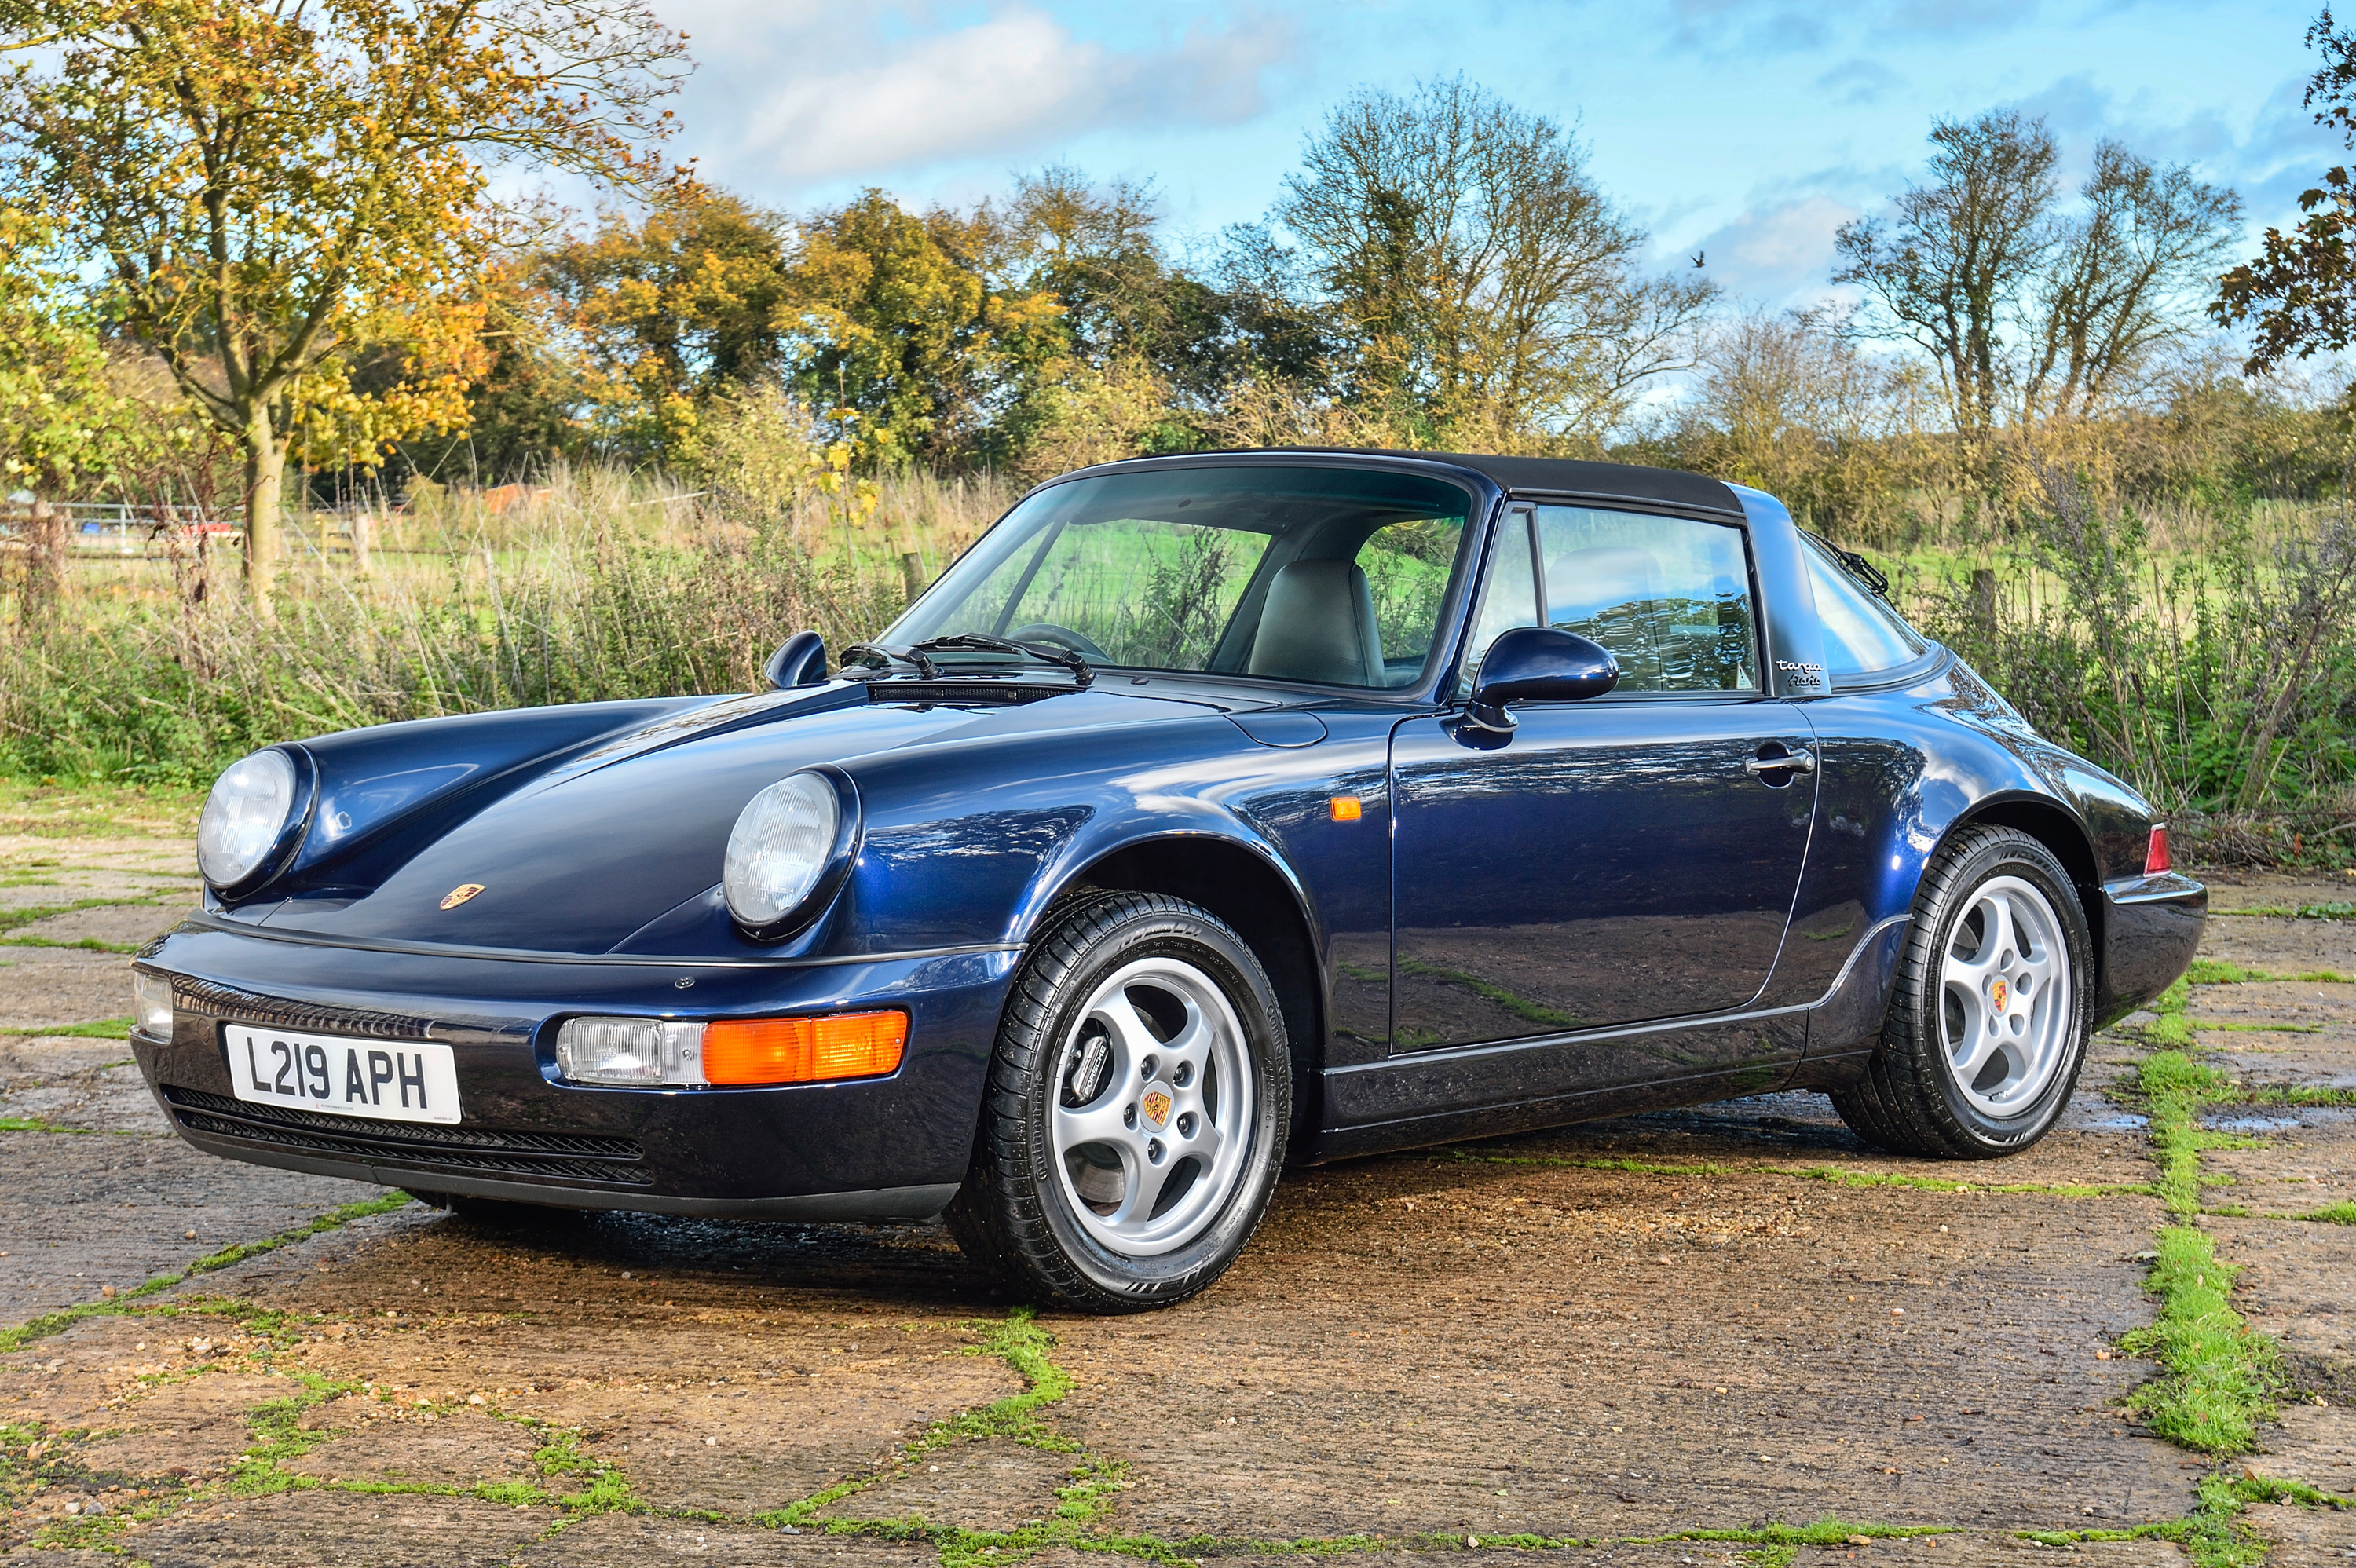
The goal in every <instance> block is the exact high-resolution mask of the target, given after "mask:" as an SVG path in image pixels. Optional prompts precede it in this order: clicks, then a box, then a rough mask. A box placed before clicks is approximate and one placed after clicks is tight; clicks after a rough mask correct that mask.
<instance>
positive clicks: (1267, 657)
mask: <svg viewBox="0 0 2356 1568" xmlns="http://www.w3.org/2000/svg"><path fill="white" fill-rule="evenodd" d="M1245 667H1246V668H1247V669H1248V671H1249V672H1250V673H1251V674H1253V675H1267V676H1274V677H1277V678H1279V679H1280V680H1313V681H1320V682H1323V683H1324V684H1326V685H1329V686H1381V685H1383V684H1384V679H1383V643H1382V636H1381V634H1380V633H1378V632H1377V631H1376V628H1375V596H1374V594H1373V593H1372V592H1369V591H1368V589H1367V587H1366V574H1365V572H1363V571H1359V570H1358V566H1357V563H1356V562H1355V561H1349V560H1296V561H1294V562H1293V563H1292V564H1291V565H1290V566H1287V567H1283V568H1281V569H1280V570H1279V571H1278V572H1277V574H1276V580H1275V581H1272V582H1270V583H1269V585H1268V601H1267V603H1265V604H1263V605H1262V606H1261V608H1260V613H1259V630H1258V632H1257V633H1256V634H1254V635H1253V637H1252V650H1251V659H1250V661H1249V663H1248V664H1247V665H1246V666H1245Z"/></svg>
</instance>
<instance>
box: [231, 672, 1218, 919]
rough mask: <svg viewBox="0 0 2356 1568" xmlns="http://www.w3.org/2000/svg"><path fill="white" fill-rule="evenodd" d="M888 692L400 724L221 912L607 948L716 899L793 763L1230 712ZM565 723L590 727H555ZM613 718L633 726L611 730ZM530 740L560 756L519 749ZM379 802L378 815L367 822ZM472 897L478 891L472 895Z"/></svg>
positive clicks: (321, 761) (1098, 696) (377, 734)
mask: <svg viewBox="0 0 2356 1568" xmlns="http://www.w3.org/2000/svg"><path fill="white" fill-rule="evenodd" d="M1003 689H1004V688H1003V685H1002V684H1001V690H1003ZM939 690H940V688H932V691H933V692H934V693H937V692H938V691H939ZM1022 695H1026V696H1027V695H1028V693H1027V692H1024V693H1022ZM892 696H893V693H892V692H891V690H890V688H888V687H878V688H875V689H874V691H873V697H872V698H871V695H870V688H867V687H865V686H862V685H857V684H851V683H836V684H833V685H830V686H827V687H821V688H809V689H806V690H795V691H788V692H771V693H766V694H761V695H758V696H753V697H740V698H724V699H689V700H686V701H679V702H673V703H669V704H665V705H662V706H661V707H660V709H659V710H658V711H654V712H651V713H648V712H646V711H642V710H631V711H627V712H610V711H609V712H608V713H605V714H600V713H594V712H590V711H588V710H587V709H534V710H530V711H529V712H525V713H519V714H515V715H504V716H503V715H484V716H476V717H475V718H474V719H472V720H464V721H449V722H451V723H453V724H454V725H455V726H457V727H458V728H457V731H456V737H455V738H456V741H457V744H456V747H455V751H457V752H464V753H466V754H453V750H454V748H453V746H452V745H450V744H448V743H445V737H444V734H443V733H441V732H439V731H436V728H435V727H436V725H437V724H440V723H443V722H444V721H440V720H427V721H424V722H422V723H417V724H409V725H401V726H387V727H385V729H386V730H398V731H404V732H405V733H403V734H402V735H399V736H396V737H387V736H386V735H385V734H384V733H383V731H354V732H351V733H350V734H349V735H338V736H327V737H324V738H321V739H320V740H317V741H306V742H304V747H305V750H306V751H308V752H310V753H311V754H312V756H313V757H314V759H315V760H316V763H317V764H318V768H319V784H318V791H317V805H316V806H315V807H314V810H313V821H312V823H311V825H310V827H309V828H308V829H307V830H306V835H305V844H304V847H303V849H302V850H301V851H300V852H299V853H298V855H297V857H296V859H295V864H294V866H293V868H292V869H290V870H289V872H288V873H286V874H285V875H284V876H282V877H281V878H280V879H278V881H277V883H275V884H273V886H271V887H269V888H266V889H264V890H262V893H261V894H260V895H259V896H258V897H256V898H254V899H252V900H250V901H246V902H244V903H243V904H241V906H240V907H239V908H238V909H236V910H234V911H229V912H223V913H224V914H225V915H226V917H227V918H229V919H230V920H234V921H237V922H240V923H249V924H252V925H254V926H258V927H262V928H264V929H266V930H268V931H270V932H272V933H288V934H293V933H297V932H305V933H316V934H318V935H321V936H324V937H328V938H332V939H339V940H345V941H355V940H357V941H363V942H377V941H391V942H399V943H412V942H423V943H431V944H435V945H437V946H441V945H456V946H464V947H477V948H501V949H509V950H526V951H537V952H552V953H565V954H603V953H610V952H613V951H615V950H616V949H617V948H623V947H625V946H626V944H628V943H629V939H630V938H631V936H632V935H633V934H634V933H637V932H639V931H640V930H641V929H642V928H644V927H647V926H648V925H649V924H652V923H657V922H659V921H661V920H662V917H664V916H665V915H666V914H670V913H672V912H674V911H678V910H680V908H681V907H682V906H686V905H691V904H695V903H697V902H698V901H705V902H712V901H714V894H715V891H716V888H717V885H718V883H719V880H720V873H721V864H722V857H723V854H724V852H725V849H726V846H727V841H728V835H729V832H730V829H731V828H733V827H734V825H735V822H736V818H737V816H738V815H739V813H741V812H742V811H743V809H744V805H745V803H746V802H747V801H749V800H750V799H751V798H752V797H753V796H754V795H756V794H758V793H759V792H760V791H761V790H762V789H764V788H766V787H767V786H768V785H769V784H774V783H776V781H777V780H778V779H780V778H783V777H784V776H786V775H787V773H792V772H794V771H795V770H796V769H798V768H804V767H808V766H810V765H811V764H813V763H839V764H843V765H845V766H846V767H847V768H849V769H850V771H851V772H852V773H853V776H854V777H855V776H856V774H857V771H858V763H859V762H860V761H861V759H862V758H875V757H878V756H882V755H885V754H894V755H896V756H898V757H899V758H900V759H901V760H902V761H903V762H904V763H905V760H906V753H908V752H911V751H912V750H914V751H918V752H922V751H923V750H925V749H927V748H931V749H938V750H940V751H941V752H942V753H943V760H942V763H941V766H942V768H943V770H944V771H945V773H946V772H948V770H951V769H953V768H955V767H957V766H958V765H959V764H958V759H968V758H970V757H971V755H972V754H973V747H972V745H971V744H970V743H972V742H984V743H987V742H992V741H995V742H999V743H1001V744H1006V745H1013V746H1017V747H1019V746H1020V745H1021V744H1022V743H1023V741H1024V739H1025V738H1026V737H1031V736H1044V735H1046V734H1048V733H1049V732H1051V731H1061V732H1069V731H1074V730H1087V729H1091V728H1105V729H1112V730H1123V731H1126V730H1130V729H1133V728H1134V727H1136V726H1138V725H1141V724H1157V723H1162V722H1167V721H1172V720H1183V719H1203V718H1205V717H1209V716H1210V715H1212V714H1213V713H1215V712H1216V711H1217V710H1218V706H1216V705H1213V704H1211V703H1207V702H1205V701H1202V700H1196V699H1191V697H1190V698H1189V699H1172V698H1163V697H1158V696H1150V695H1145V694H1140V693H1130V692H1121V691H1117V690H1116V691H1105V690H1085V691H1071V690H1068V689H1066V690H1060V691H1055V692H1053V693H1052V694H1051V695H1048V696H1044V697H1040V698H1037V699H1033V700H1027V701H1012V702H1010V701H1003V700H1000V701H978V702H959V701H954V700H950V701H943V700H939V699H938V698H937V696H935V697H934V698H933V699H930V700H896V701H895V700H891V698H892ZM598 706H599V707H601V708H603V709H608V710H610V709H614V708H616V707H617V706H618V705H598ZM567 714H571V715H574V716H576V717H577V718H579V719H580V720H581V721H579V722H575V723H573V724H570V725H567V724H565V723H563V722H562V721H561V720H558V719H556V718H553V717H552V716H562V715H567ZM601 717H604V718H618V719H620V720H623V722H622V723H621V724H620V725H619V726H618V727H616V726H613V725H612V724H611V723H607V724H605V725H600V724H599V723H598V722H597V720H599V719H600V718H601ZM498 718H508V719H511V720H513V721H514V725H515V731H514V732H510V731H506V730H503V729H502V728H501V727H500V726H498V725H497V724H486V723H484V722H482V720H485V719H498ZM584 731H585V733H584ZM518 733H519V734H521V735H522V736H523V737H524V739H523V741H521V742H519V741H517V740H516V734H518ZM388 739H391V740H392V741H396V742H398V743H396V744H391V745H388V744H385V743H384V742H385V741H387V740H388ZM534 741H541V742H545V744H544V746H543V747H542V749H541V750H539V751H537V752H531V754H529V755H522V756H518V755H515V754H513V753H515V752H518V751H519V750H529V748H530V745H531V744H532V743H533V742H534ZM371 802H372V803H375V805H376V807H377V811H376V815H375V816H373V817H368V816H356V815H355V812H354V806H355V805H361V806H362V809H363V810H365V808H366V807H365V803H371ZM468 888H473V889H477V890H479V891H474V892H471V893H465V894H463V896H461V893H460V891H461V890H464V889H468ZM673 923H674V924H675V923H677V922H676V921H674V922H673ZM723 929H724V928H723ZM729 944H730V945H732V946H734V945H736V943H735V941H734V939H733V938H732V939H731V940H730V943H729ZM714 956H723V955H718V954H715V955H714Z"/></svg>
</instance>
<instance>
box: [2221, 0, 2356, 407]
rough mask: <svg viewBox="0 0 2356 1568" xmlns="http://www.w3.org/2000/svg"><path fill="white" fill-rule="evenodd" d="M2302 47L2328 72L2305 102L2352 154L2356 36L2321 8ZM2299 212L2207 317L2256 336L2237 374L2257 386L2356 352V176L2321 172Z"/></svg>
mask: <svg viewBox="0 0 2356 1568" xmlns="http://www.w3.org/2000/svg"><path fill="white" fill-rule="evenodd" d="M2307 47H2308V48H2311V49H2314V50H2317V51H2318V52H2319V53H2320V54H2321V55H2322V56H2323V59H2324V63H2323V64H2322V65H2321V66H2320V67H2319V68H2318V69H2317V70H2316V73H2315V75H2314V76H2313V77H2312V78H2310V79H2309V80H2308V84H2307V96H2306V98H2305V100H2304V102H2305V103H2306V105H2307V107H2308V108H2309V109H2313V110H2314V111H2315V123H2317V124H2319V125H2323V126H2327V127H2329V128H2331V129H2333V130H2336V131H2338V132H2340V134H2341V136H2342V137H2343V138H2344V139H2345V141H2346V143H2347V144H2348V145H2349V146H2350V147H2351V148H2356V33H2350V32H2346V31H2343V30H2341V28H2340V27H2339V26H2338V24H2336V23H2335V22H2334V21H2333V20H2332V18H2331V11H2330V8H2329V6H2326V7H2325V8H2324V10H2323V13H2322V14H2321V15H2320V16H2318V17H2317V18H2316V20H2315V25H2314V26H2312V27H2309V28H2308V30H2307ZM2298 207H2299V210H2300V211H2301V212H2303V213H2305V214H2306V215H2307V216H2306V217H2305V218H2304V219H2300V221H2299V223H2298V225H2297V227H2296V228H2294V229H2291V231H2290V232H2289V233H2287V234H2286V233H2284V232H2283V231H2282V230H2281V229H2275V228H2271V227H2270V228H2268V229H2267V230H2266V232H2265V240H2264V241H2263V243H2262V245H2261V248H2260V250H2259V252H2258V254H2257V256H2256V258H2255V259H2254V260H2252V261H2245V262H2244V263H2243V264H2242V265H2240V266H2238V267H2235V268H2233V270H2232V271H2230V272H2227V273H2226V274H2225V275H2224V276H2223V278H2222V279H2221V280H2220V281H2219V286H2218V293H2217V298H2216V299H2215V301H2214V302H2212V303H2211V305H2210V307H2209V313H2210V315H2212V316H2214V317H2215V318H2216V320H2217V322H2218V324H2219V325H2223V326H2239V325H2244V324H2246V325H2251V326H2253V327H2254V329H2255V340H2254V343H2253V344H2252V347H2251V349H2250V357H2249V358H2248V360H2247V361H2246V362H2245V363H2244V367H2243V368H2244V370H2245V371H2246V372H2247V373H2249V374H2250V375H2253V376H2254V375H2258V374H2260V373H2261V372H2264V371H2265V370H2269V369H2272V368H2275V367H2276V366H2279V365H2281V364H2282V363H2283V362H2284V361H2285V360H2286V359H2289V358H2293V357H2297V358H2300V359H2304V358H2307V357H2308V356H2310V355H2313V354H2317V353H2326V354H2329V353H2337V352H2339V351H2340V349H2343V348H2346V347H2349V345H2350V344H2351V343H2356V256H2351V254H2350V240H2351V237H2356V176H2351V173H2350V170H2349V166H2348V165H2345V164H2341V165H2336V166H2334V167H2332V168H2329V169H2326V170H2324V171H2323V176H2322V179H2321V182H2320V183H2319V184H2317V185H2315V186H2312V187H2309V188H2308V189H2307V190H2304V191H2302V192H2300V193H2299V198H2298Z"/></svg>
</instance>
